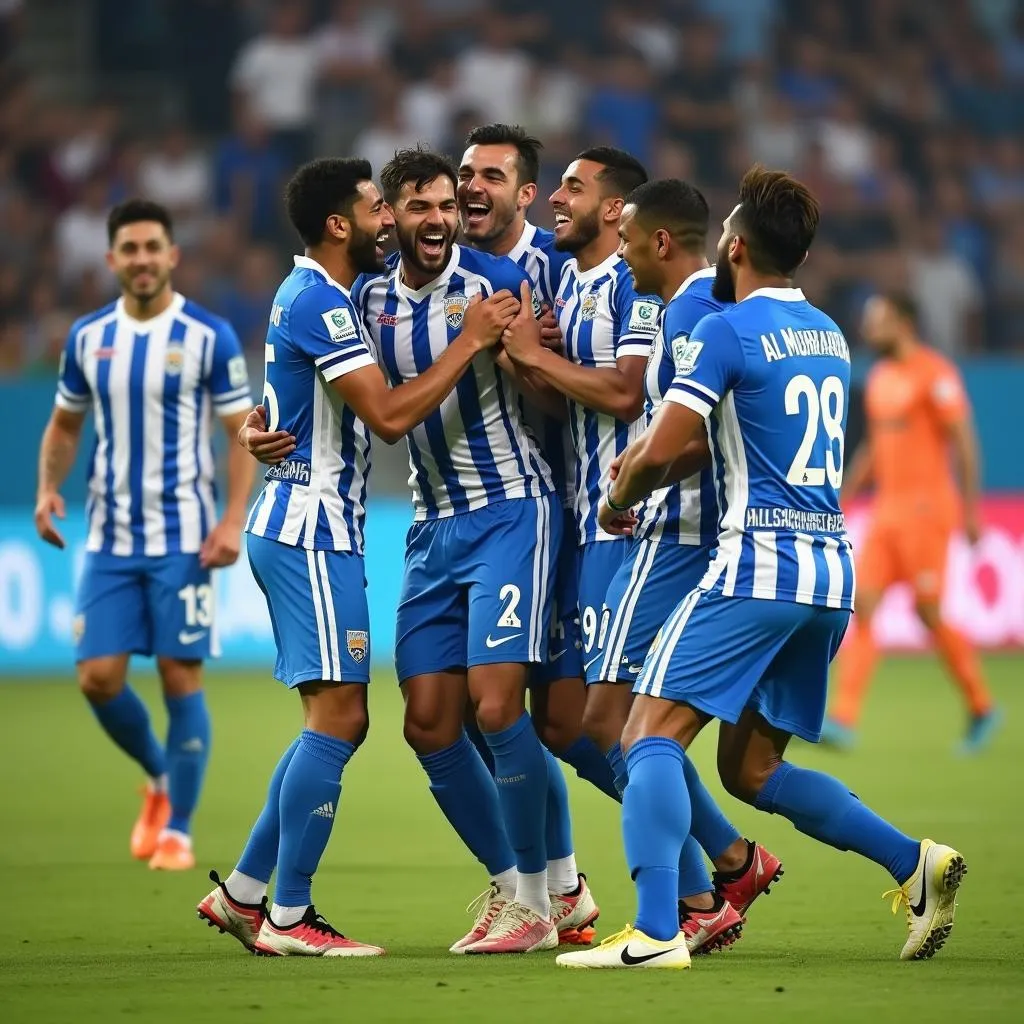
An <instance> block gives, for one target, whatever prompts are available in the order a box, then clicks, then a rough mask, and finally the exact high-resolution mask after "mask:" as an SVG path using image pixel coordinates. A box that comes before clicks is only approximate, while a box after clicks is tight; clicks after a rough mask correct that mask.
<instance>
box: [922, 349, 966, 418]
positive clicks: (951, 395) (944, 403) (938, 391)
mask: <svg viewBox="0 0 1024 1024" xmlns="http://www.w3.org/2000/svg"><path fill="white" fill-rule="evenodd" d="M928 401H929V403H930V404H931V407H932V409H933V410H934V411H935V415H936V417H938V419H939V422H940V423H943V424H945V425H946V426H952V425H953V424H954V423H959V422H960V421H961V420H963V419H964V417H965V416H966V415H967V394H966V393H965V391H964V385H963V381H962V380H961V379H960V374H959V372H958V371H957V369H956V367H955V366H952V365H949V364H945V363H944V364H943V365H940V366H938V367H937V368H936V371H935V373H934V374H933V376H932V379H931V381H930V383H929V385H928Z"/></svg>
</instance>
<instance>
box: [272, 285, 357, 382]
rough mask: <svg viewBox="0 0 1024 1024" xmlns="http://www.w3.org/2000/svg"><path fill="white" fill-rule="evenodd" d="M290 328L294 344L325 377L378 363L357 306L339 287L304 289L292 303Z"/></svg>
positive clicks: (331, 378)
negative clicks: (365, 334)
mask: <svg viewBox="0 0 1024 1024" xmlns="http://www.w3.org/2000/svg"><path fill="white" fill-rule="evenodd" d="M289 327H290V336H291V342H292V345H293V346H294V347H295V348H296V349H298V351H300V352H302V353H303V355H305V356H306V357H307V358H309V359H311V360H312V361H313V363H314V365H315V366H316V368H317V370H319V371H320V374H321V376H322V377H323V378H324V380H327V381H330V380H334V379H335V378H336V377H341V376H344V375H345V374H346V373H351V372H352V371H353V370H360V369H362V368H363V367H364V366H375V365H376V360H375V359H374V358H373V355H372V353H371V352H370V348H369V346H368V345H367V344H366V340H365V339H364V337H363V331H362V328H361V326H360V320H359V313H358V312H357V310H356V307H355V306H354V305H353V304H352V302H351V301H350V300H349V298H348V296H346V295H344V294H342V293H341V292H339V291H338V290H337V289H336V288H330V287H329V286H325V287H323V288H309V289H307V290H306V291H304V292H303V293H302V294H301V295H300V296H299V297H298V298H297V299H296V300H295V302H294V303H293V305H292V308H291V313H290V316H289Z"/></svg>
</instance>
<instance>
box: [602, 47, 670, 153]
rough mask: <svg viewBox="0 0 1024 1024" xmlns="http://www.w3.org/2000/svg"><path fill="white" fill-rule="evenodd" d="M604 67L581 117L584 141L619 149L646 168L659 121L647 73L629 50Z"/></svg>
mask: <svg viewBox="0 0 1024 1024" xmlns="http://www.w3.org/2000/svg"><path fill="white" fill-rule="evenodd" d="M603 65H604V74H603V76H602V79H601V81H600V84H599V85H598V86H597V87H596V88H595V89H594V90H593V91H592V92H591V94H590V102H589V103H588V104H587V107H586V111H585V113H584V115H583V125H584V129H585V131H586V133H587V137H588V139H591V140H592V142H591V144H592V145H599V144H604V145H610V146H618V147H619V148H620V149H625V150H626V151H627V152H629V153H632V154H633V155H634V156H635V157H636V158H637V159H638V160H639V161H640V162H641V163H642V164H647V163H649V162H650V159H651V150H652V146H653V143H654V136H655V131H656V129H657V127H658V123H659V120H660V111H659V109H658V103H657V100H656V99H655V98H654V93H653V90H652V86H653V79H652V77H651V73H650V70H649V69H648V67H647V64H646V62H645V61H644V60H643V58H641V56H640V54H639V53H636V52H635V51H630V50H619V51H618V52H617V53H615V54H613V55H612V56H611V57H610V58H609V59H607V60H605V61H604V62H603Z"/></svg>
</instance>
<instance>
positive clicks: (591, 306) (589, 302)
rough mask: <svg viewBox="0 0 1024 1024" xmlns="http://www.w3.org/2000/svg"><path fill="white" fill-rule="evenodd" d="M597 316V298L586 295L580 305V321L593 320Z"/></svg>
mask: <svg viewBox="0 0 1024 1024" xmlns="http://www.w3.org/2000/svg"><path fill="white" fill-rule="evenodd" d="M595 316H597V296H596V295H588V296H587V297H586V298H585V299H584V300H583V302H582V304H581V305H580V319H581V320H593V319H594V317H595Z"/></svg>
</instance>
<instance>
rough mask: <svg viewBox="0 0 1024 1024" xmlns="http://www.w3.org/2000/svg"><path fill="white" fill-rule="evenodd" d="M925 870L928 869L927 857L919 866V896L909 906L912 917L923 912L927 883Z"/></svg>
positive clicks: (925, 902) (925, 903)
mask: <svg viewBox="0 0 1024 1024" xmlns="http://www.w3.org/2000/svg"><path fill="white" fill-rule="evenodd" d="M927 871H928V858H927V856H926V857H925V859H924V864H923V865H922V866H921V898H920V899H919V900H918V901H917V903H915V904H914V906H912V907H911V908H910V910H911V912H912V913H913V915H914V917H920V916H921V915H922V914H924V908H925V906H926V905H927V903H928V884H927Z"/></svg>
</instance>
